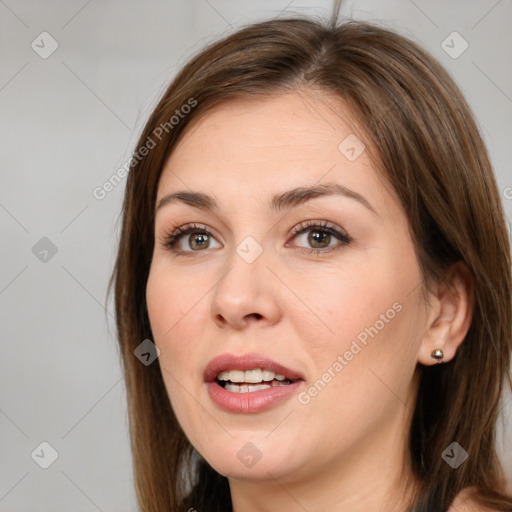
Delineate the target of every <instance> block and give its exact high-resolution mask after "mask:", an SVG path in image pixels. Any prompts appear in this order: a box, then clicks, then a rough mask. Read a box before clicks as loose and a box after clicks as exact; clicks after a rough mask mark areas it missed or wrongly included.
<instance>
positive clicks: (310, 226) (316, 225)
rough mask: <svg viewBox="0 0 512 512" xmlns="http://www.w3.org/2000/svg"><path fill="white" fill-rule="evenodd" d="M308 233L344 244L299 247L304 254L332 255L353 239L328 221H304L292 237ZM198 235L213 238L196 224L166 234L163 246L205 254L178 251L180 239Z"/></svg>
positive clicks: (176, 250)
mask: <svg viewBox="0 0 512 512" xmlns="http://www.w3.org/2000/svg"><path fill="white" fill-rule="evenodd" d="M308 231H323V232H326V233H329V234H330V235H332V236H334V237H335V238H337V239H338V240H340V242H342V243H341V244H339V245H336V246H333V247H326V248H324V249H311V248H307V247H298V248H297V249H298V250H299V251H300V252H302V253H304V254H314V255H319V254H321V253H323V254H325V253H331V252H333V251H335V250H338V249H340V248H341V247H343V246H345V245H348V244H350V243H351V242H352V238H351V237H350V236H348V235H347V234H345V233H344V232H342V231H340V230H339V229H337V228H335V227H334V226H333V225H331V224H330V223H329V222H328V221H326V220H322V221H304V222H301V223H300V224H298V225H297V226H295V227H294V228H293V229H292V231H291V233H290V235H291V236H293V237H296V236H298V235H301V234H303V233H307V232H308ZM192 233H194V234H197V235H207V236H212V234H211V233H210V232H209V231H208V230H207V229H206V227H205V226H198V225H196V224H191V225H188V224H186V225H185V226H181V227H179V228H177V229H176V230H174V231H171V232H166V233H164V235H163V236H162V240H161V244H162V245H163V247H164V248H165V249H168V250H170V251H172V252H174V253H176V254H184V255H185V254H186V255H188V254H190V253H192V254H193V253H198V252H204V251H201V250H198V251H183V250H181V249H176V244H177V243H178V242H179V240H180V238H181V237H182V236H184V235H188V234H192Z"/></svg>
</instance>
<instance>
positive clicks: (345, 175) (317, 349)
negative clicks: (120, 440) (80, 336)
mask: <svg viewBox="0 0 512 512" xmlns="http://www.w3.org/2000/svg"><path fill="white" fill-rule="evenodd" d="M138 148H139V149H138V150H137V151H136V154H135V156H136V158H134V159H133V160H132V168H131V170H130V174H129V177H128V180H127V188H126V195H125V202H124V208H123V227H122V234H121V240H120V246H119V252H118V257H117V262H116V267H115V271H114V274H113V276H112V280H111V285H113V286H114V290H115V300H116V313H117V328H118V335H119V343H120V347H121V352H122V359H123V365H124V371H125V378H126V386H127V397H128V406H129V414H130V430H131V440H132V451H133V458H134V471H135V481H136V487H137V494H138V500H139V504H140V507H141V510H144V511H145V512H149V511H151V512H157V511H159V512H162V511H177V510H189V511H192V510H197V511H203V510H205V511H206V510H207V511H223V512H224V511H231V510H233V511H234V512H252V511H256V510H267V511H273V510H286V511H303V510H307V511H309V512H314V511H317V510H332V511H347V510H350V511H351V512H354V511H355V512H357V511H365V512H373V511H383V510H384V511H405V510H407V511H411V512H412V511H414V512H420V511H421V512H432V511H448V510H449V511H450V512H456V511H464V510H467V511H477V510H478V511H482V510H489V511H491V510H500V511H505V510H512V497H511V496H508V495H507V493H506V487H505V481H504V477H503V473H502V469H501V466H500V462H499V459H498V456H497V453H496V448H495V425H496V421H497V418H498V414H499V406H500V398H501V397H502V394H503V390H504V389H505V384H508V385H512V382H511V380H510V375H509V374H508V370H509V364H510V353H511V327H510V325H511V300H510V290H511V274H510V254H509V242H508V236H507V231H506V224H505V219H504V215H503V210H502V207H501V203H500V198H499V194H498V191H497V187H496V182H495V179H494V176H493V173H492V169H491V166H490V163H489V158H488V155H487V152H486V148H485V147H484V144H483V142H482V139H481V137H480V135H479V132H478V130H477V127H476V125H475V122H474V120H473V117H472V113H471V111H470V108H469V107H468V105H467V103H466V102H465V100H464V99H463V97H462V95H461V93H460V91H459V89H458V88H457V86H456V85H455V84H454V82H453V80H452V79H451V78H450V77H449V76H448V74H447V73H446V71H445V70H444V69H443V68H442V67H441V66H440V64H439V63H437V62H436V61H435V60H434V59H433V58H432V57H431V56H429V55H428V54H427V53H426V52H425V51H424V50H422V49H421V48H419V47H418V46H417V45H416V44H414V43H412V42H411V41H409V40H407V39H405V38H404V37H402V36H399V35H397V34H395V33H393V32H391V31H388V30H385V29H383V28H379V27H377V26H373V25H371V24H368V23H363V22H355V21H350V22H345V23H341V24H336V23H334V22H333V23H332V24H331V25H330V26H327V25H326V24H323V23H321V22H317V21H313V20H307V19H276V20H270V21H266V22H261V23H257V24H254V25H251V26H248V27H245V28H243V29H241V30H239V31H238V32H236V33H234V34H232V35H230V36H228V37H225V38H224V39H223V40H221V41H218V42H216V43H214V44H211V45H210V46H209V47H207V48H206V49H204V50H203V51H202V52H200V53H199V54H198V55H196V56H195V57H194V58H192V59H191V60H190V62H188V63H187V64H186V65H185V66H184V68H183V69H182V70H181V72H180V73H179V74H178V76H177V77H176V78H175V79H174V81H173V82H172V84H171V85H170V86H169V88H168V89H167V91H166V92H165V94H164V96H163V98H162V99H161V100H160V102H159V104H158V105H157V107H156V108H155V110H154V112H153V113H152V115H151V117H150V119H149V121H148V122H147V124H146V127H145V129H144V131H143V133H142V135H141V138H140V141H139V146H138ZM143 340H146V341H144V345H143V346H144V347H145V352H144V354H145V356H144V357H140V355H141V354H140V352H141V350H140V347H139V345H140V344H141V342H142V341H143ZM148 340H152V341H153V342H154V344H155V345H156V347H157V352H155V354H154V355H155V356H156V355H158V358H157V359H155V361H154V362H152V360H153V356H152V355H151V351H150V350H148V347H149V346H151V341H148ZM141 346H142V345H141ZM138 347H139V348H138ZM134 351H135V353H136V354H139V357H134ZM141 361H142V363H144V364H141Z"/></svg>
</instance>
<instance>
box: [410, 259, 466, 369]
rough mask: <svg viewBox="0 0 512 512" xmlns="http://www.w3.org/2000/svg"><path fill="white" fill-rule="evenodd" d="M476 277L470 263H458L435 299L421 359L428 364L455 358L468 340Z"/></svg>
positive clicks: (420, 353) (441, 285)
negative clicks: (469, 266)
mask: <svg viewBox="0 0 512 512" xmlns="http://www.w3.org/2000/svg"><path fill="white" fill-rule="evenodd" d="M473 286H474V285H473V278H472V275H471V272H470V271H469V269H468V268H467V266H466V265H465V264H464V263H463V262H462V261H459V262H457V263H455V264H454V265H453V266H452V268H451V269H450V272H449V273H448V275H447V277H446V281H445V282H442V283H440V284H439V286H438V287H437V291H436V293H435V296H434V297H432V300H431V304H432V307H431V314H430V316H429V317H428V319H427V321H428V323H429V324H430V325H427V330H426V332H425V335H424V337H423V340H422V342H421V346H420V350H419V353H418V362H419V363H421V364H423V365H425V366H432V365H434V364H438V363H446V362H448V361H451V360H452V359H453V358H454V357H455V354H456V353H457V350H458V349H459V346H460V345H461V344H462V342H463V341H464V338H465V337H466V334H467V332H468V330H469V327H470V325H471V319H472V316H473Z"/></svg>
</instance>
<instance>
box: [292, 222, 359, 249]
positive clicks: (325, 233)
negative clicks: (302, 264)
mask: <svg viewBox="0 0 512 512" xmlns="http://www.w3.org/2000/svg"><path fill="white" fill-rule="evenodd" d="M292 235H294V237H295V238H296V239H297V240H302V241H303V242H305V243H307V244H309V245H310V246H311V247H312V248H308V247H299V249H300V251H301V252H303V253H305V254H320V253H324V254H325V253H329V252H332V251H335V250H337V249H339V248H340V247H342V246H345V245H348V244H349V243H350V242H351V241H352V239H351V238H350V237H349V236H348V235H347V234H346V233H344V232H343V231H341V230H340V229H338V228H336V227H335V226H334V225H332V224H330V223H329V222H327V221H320V222H319V221H306V222H302V223H301V224H299V225H298V226H296V227H295V228H293V230H292ZM336 239H337V240H338V242H340V243H338V244H334V245H332V244H331V242H336Z"/></svg>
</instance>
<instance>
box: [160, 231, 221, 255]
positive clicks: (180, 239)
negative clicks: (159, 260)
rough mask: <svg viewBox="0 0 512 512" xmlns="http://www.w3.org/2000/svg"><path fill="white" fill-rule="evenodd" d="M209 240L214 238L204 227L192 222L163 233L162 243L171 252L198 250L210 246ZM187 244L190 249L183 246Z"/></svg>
mask: <svg viewBox="0 0 512 512" xmlns="http://www.w3.org/2000/svg"><path fill="white" fill-rule="evenodd" d="M185 235H189V236H188V237H185ZM210 240H215V239H214V238H213V236H212V234H211V233H210V232H209V231H208V230H207V229H206V227H204V226H198V225H196V224H193V225H185V226H181V227H179V228H178V229H176V230H174V231H173V232H172V233H168V234H165V235H164V237H163V240H162V244H163V246H164V247H165V248H167V249H170V250H171V251H173V252H199V251H201V250H202V249H208V248H209V247H210ZM187 245H188V247H189V248H191V249H192V250H191V251H190V250H188V249H187V248H186V247H184V246H187ZM176 246H178V247H176Z"/></svg>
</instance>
